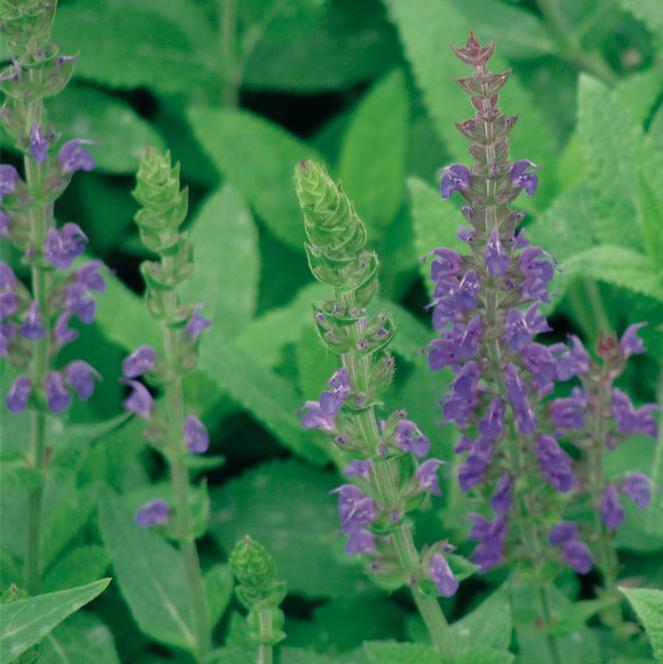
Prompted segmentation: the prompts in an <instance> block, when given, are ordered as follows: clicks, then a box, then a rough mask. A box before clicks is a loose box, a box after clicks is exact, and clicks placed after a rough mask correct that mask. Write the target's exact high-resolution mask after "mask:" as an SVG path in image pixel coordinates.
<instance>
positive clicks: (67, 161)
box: [58, 138, 94, 173]
mask: <svg viewBox="0 0 663 664" xmlns="http://www.w3.org/2000/svg"><path fill="white" fill-rule="evenodd" d="M85 142H87V141H81V140H80V139H78V138H74V139H72V140H71V141H67V142H66V143H65V144H64V145H63V146H62V147H61V148H60V152H58V163H59V164H60V166H61V167H62V170H63V171H64V172H65V173H74V172H75V171H91V170H92V169H93V168H94V159H93V158H92V155H91V154H90V153H89V152H88V151H87V150H86V149H85V148H84V147H83V144H84V143H85Z"/></svg>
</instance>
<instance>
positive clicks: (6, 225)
mask: <svg viewBox="0 0 663 664" xmlns="http://www.w3.org/2000/svg"><path fill="white" fill-rule="evenodd" d="M0 200H2V196H0ZM10 229H11V219H10V218H9V215H8V214H7V213H6V212H5V211H4V210H0V237H9V231H10Z"/></svg>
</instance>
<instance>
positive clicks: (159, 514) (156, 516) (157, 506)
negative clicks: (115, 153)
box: [136, 498, 170, 528]
mask: <svg viewBox="0 0 663 664" xmlns="http://www.w3.org/2000/svg"><path fill="white" fill-rule="evenodd" d="M169 516H170V507H169V505H168V503H167V502H166V501H165V500H162V499H161V498H156V499H154V500H150V501H148V502H147V503H145V504H144V505H142V506H141V507H139V508H138V511H137V512H136V525H137V526H140V527H141V528H149V527H151V526H161V525H163V524H164V523H166V521H168V517H169Z"/></svg>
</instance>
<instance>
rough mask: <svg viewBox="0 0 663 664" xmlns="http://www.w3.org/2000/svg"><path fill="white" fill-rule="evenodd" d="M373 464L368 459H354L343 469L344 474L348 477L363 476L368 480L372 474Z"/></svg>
mask: <svg viewBox="0 0 663 664" xmlns="http://www.w3.org/2000/svg"><path fill="white" fill-rule="evenodd" d="M372 467H373V464H372V463H371V462H370V461H368V460H366V461H363V460H360V459H354V460H353V461H350V463H349V464H348V465H347V466H346V467H345V469H344V470H343V474H344V475H345V476H346V477H361V478H362V479H364V480H367V479H368V478H369V477H370V474H371V468H372Z"/></svg>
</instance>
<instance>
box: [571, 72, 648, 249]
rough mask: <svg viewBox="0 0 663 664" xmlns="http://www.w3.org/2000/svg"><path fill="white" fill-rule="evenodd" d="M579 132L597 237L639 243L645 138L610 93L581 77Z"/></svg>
mask: <svg viewBox="0 0 663 664" xmlns="http://www.w3.org/2000/svg"><path fill="white" fill-rule="evenodd" d="M578 135H579V137H580V140H581V142H582V144H583V148H584V153H585V162H586V165H587V171H588V176H589V177H588V179H587V181H586V182H587V183H588V187H589V200H590V206H591V209H592V213H593V217H594V222H593V228H594V232H595V233H596V235H597V236H598V238H599V239H600V240H601V241H603V242H605V243H610V244H614V245H619V246H621V247H624V248H627V247H628V248H639V247H641V246H642V237H641V230H640V217H639V210H638V205H637V195H638V182H637V178H638V169H637V168H636V167H635V165H636V164H638V163H639V161H640V159H641V158H642V153H643V151H644V136H643V132H642V129H641V127H640V125H639V124H638V123H637V122H636V121H635V119H634V118H633V116H632V115H631V114H630V113H629V111H627V110H626V109H625V108H624V107H623V106H621V105H620V104H619V102H618V101H617V98H616V95H615V93H614V92H612V91H611V90H609V89H608V88H607V87H606V86H605V85H603V84H602V83H600V82H599V81H597V80H595V79H593V78H590V77H589V76H586V75H583V76H581V77H580V83H579V90H578Z"/></svg>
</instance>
